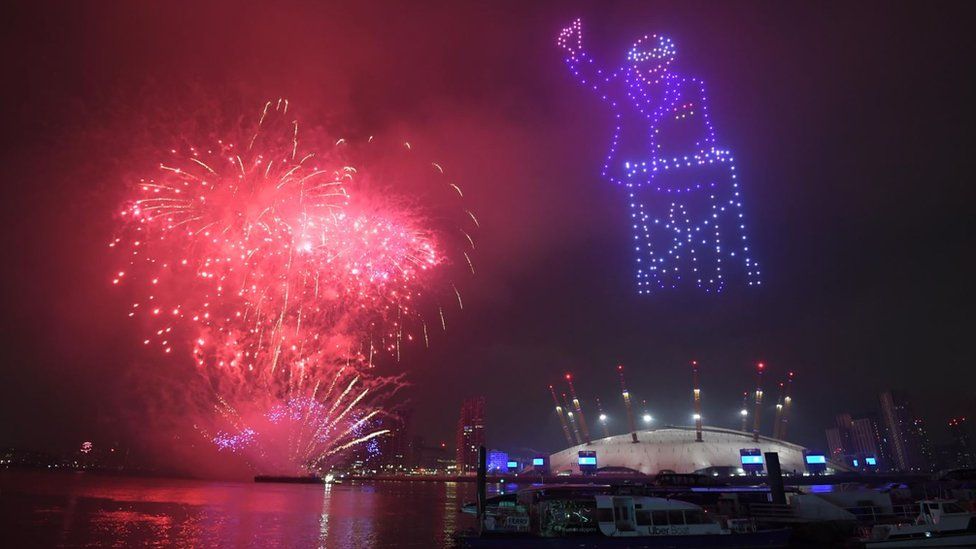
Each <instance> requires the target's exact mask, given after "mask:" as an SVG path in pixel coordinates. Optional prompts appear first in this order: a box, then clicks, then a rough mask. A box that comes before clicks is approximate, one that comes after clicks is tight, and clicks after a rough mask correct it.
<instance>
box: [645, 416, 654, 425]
mask: <svg viewBox="0 0 976 549" xmlns="http://www.w3.org/2000/svg"><path fill="white" fill-rule="evenodd" d="M652 421H654V418H652V417H651V414H644V423H650V422H652Z"/></svg>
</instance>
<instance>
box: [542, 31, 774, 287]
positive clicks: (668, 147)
mask: <svg viewBox="0 0 976 549" xmlns="http://www.w3.org/2000/svg"><path fill="white" fill-rule="evenodd" d="M582 29H583V27H582V24H581V22H580V20H579V19H577V20H576V21H574V22H573V23H572V24H571V25H570V26H568V27H566V28H565V29H563V30H562V32H560V33H559V37H558V40H557V43H558V45H559V47H561V48H562V49H563V50H564V51H565V52H566V63H567V65H569V68H570V70H571V71H572V73H573V75H574V76H576V77H577V78H578V79H579V81H580V82H581V83H582V84H583V85H584V86H586V87H588V88H591V89H592V90H593V91H595V92H596V93H597V95H599V96H600V98H601V99H602V100H603V101H604V102H605V103H606V104H607V105H608V106H609V107H610V110H611V112H612V113H613V116H614V123H615V128H614V130H613V136H612V139H611V141H610V147H609V151H608V153H607V159H606V163H605V164H604V165H603V171H602V175H603V177H604V178H606V179H608V180H610V181H611V182H612V183H615V184H619V185H622V186H624V187H625V188H626V189H627V195H628V203H629V204H630V214H631V218H632V221H633V223H632V224H633V228H634V247H635V250H636V252H637V253H636V256H637V257H636V259H637V292H638V293H640V294H644V293H650V292H651V291H652V290H654V289H658V288H674V287H676V286H677V285H678V284H679V283H680V282H681V281H682V280H683V279H691V280H693V281H694V282H695V283H696V284H697V285H698V287H700V288H702V289H704V290H705V291H708V292H711V291H715V292H718V291H721V290H722V288H723V287H724V286H725V283H726V281H727V279H728V278H729V276H733V277H739V278H741V279H743V280H745V281H746V282H747V283H748V284H749V285H750V286H751V285H758V284H760V283H761V282H760V278H759V275H760V272H759V265H758V263H756V261H754V260H753V259H752V258H751V257H750V254H749V244H748V240H747V238H746V234H745V223H744V221H743V214H742V199H741V196H740V191H739V185H738V183H737V181H736V178H735V166H734V164H733V162H732V155H731V153H730V151H729V150H728V149H726V148H723V147H720V146H719V145H718V144H716V142H715V131H714V130H713V129H712V124H711V122H710V121H709V119H708V107H707V104H706V100H705V88H704V86H703V84H702V82H701V81H700V80H698V79H695V78H689V77H686V76H682V75H680V74H675V73H674V72H672V71H670V70H669V68H668V67H669V65H670V64H671V62H672V61H673V60H674V57H675V47H674V43H673V42H672V41H671V40H670V39H668V38H667V37H664V36H661V35H657V34H652V35H647V36H644V37H643V38H641V39H640V40H638V41H637V42H635V43H634V45H633V46H632V47H631V48H630V50H629V51H628V52H627V57H626V62H625V63H624V65H623V66H621V67H620V68H617V69H616V70H613V71H605V70H603V69H602V68H600V67H599V66H598V65H597V63H596V62H594V60H593V58H592V57H590V55H588V54H587V53H586V52H585V51H584V50H583V33H582ZM723 239H734V242H728V243H723ZM743 264H744V269H739V268H738V266H739V265H743ZM725 267H728V271H726V270H725Z"/></svg>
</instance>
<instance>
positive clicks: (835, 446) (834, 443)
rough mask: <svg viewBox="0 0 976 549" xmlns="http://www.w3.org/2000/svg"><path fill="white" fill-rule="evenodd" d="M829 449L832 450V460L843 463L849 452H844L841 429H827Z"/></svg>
mask: <svg viewBox="0 0 976 549" xmlns="http://www.w3.org/2000/svg"><path fill="white" fill-rule="evenodd" d="M827 448H828V449H829V450H830V459H832V460H835V461H843V459H844V455H845V454H846V453H847V452H846V451H845V450H844V439H843V437H842V436H841V433H840V429H839V428H837V427H831V428H829V429H827Z"/></svg>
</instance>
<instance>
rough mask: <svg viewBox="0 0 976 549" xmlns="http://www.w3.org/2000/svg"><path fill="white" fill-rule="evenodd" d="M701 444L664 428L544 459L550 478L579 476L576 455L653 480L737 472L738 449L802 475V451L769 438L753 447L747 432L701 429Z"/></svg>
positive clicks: (686, 432) (687, 430)
mask: <svg viewBox="0 0 976 549" xmlns="http://www.w3.org/2000/svg"><path fill="white" fill-rule="evenodd" d="M702 431H703V433H702V442H695V429H694V427H665V428H662V429H652V430H649V431H638V432H637V439H638V441H639V442H638V443H637V444H634V443H633V442H632V439H631V437H630V433H627V434H623V435H614V436H611V437H607V438H601V439H599V440H594V441H593V442H592V443H590V444H580V445H577V446H572V447H570V448H566V449H565V450H562V451H560V452H556V453H555V454H553V455H552V456H551V457H550V458H549V465H550V468H551V470H552V471H553V472H554V473H557V472H561V471H572V472H573V473H579V464H578V462H577V458H578V456H579V454H578V452H580V451H581V450H591V451H595V452H596V462H597V467H627V468H630V469H634V470H637V471H640V472H642V473H645V474H648V475H652V474H656V473H658V472H659V471H661V470H665V469H670V470H672V471H674V472H676V473H693V472H695V471H699V470H701V469H706V468H708V467H734V468H738V467H741V460H740V455H739V450H741V449H743V448H759V449H760V450H762V452H764V453H765V452H776V453H778V454H779V463H780V467H781V468H782V469H783V472H784V473H786V472H791V471H797V472H803V471H805V470H806V466H805V464H804V459H803V451H804V450H805V448H803V447H802V446H798V445H796V444H792V443H789V442H786V441H782V440H777V439H774V438H770V437H764V436H760V437H759V442H753V440H752V433H744V432H742V431H735V430H732V429H721V428H717V427H705V428H703V429H702Z"/></svg>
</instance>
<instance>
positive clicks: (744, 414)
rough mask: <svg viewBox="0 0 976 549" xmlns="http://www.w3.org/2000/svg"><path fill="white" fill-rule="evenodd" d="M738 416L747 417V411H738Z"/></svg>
mask: <svg viewBox="0 0 976 549" xmlns="http://www.w3.org/2000/svg"><path fill="white" fill-rule="evenodd" d="M739 414H740V415H741V416H742V417H746V416H747V415H749V410H746V409H745V408H743V409H742V410H740V411H739Z"/></svg>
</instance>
